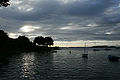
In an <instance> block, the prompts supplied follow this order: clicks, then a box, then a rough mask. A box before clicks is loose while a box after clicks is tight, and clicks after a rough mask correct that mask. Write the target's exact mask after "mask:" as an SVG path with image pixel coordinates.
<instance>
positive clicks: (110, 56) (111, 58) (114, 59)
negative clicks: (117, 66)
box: [108, 55, 120, 62]
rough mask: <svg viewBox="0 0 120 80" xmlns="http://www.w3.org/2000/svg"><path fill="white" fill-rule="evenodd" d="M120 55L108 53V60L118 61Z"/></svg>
mask: <svg viewBox="0 0 120 80" xmlns="http://www.w3.org/2000/svg"><path fill="white" fill-rule="evenodd" d="M119 58H120V57H117V56H112V55H108V60H109V61H113V62H118V61H119Z"/></svg>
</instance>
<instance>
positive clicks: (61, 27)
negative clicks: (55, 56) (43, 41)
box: [0, 0, 120, 41]
mask: <svg viewBox="0 0 120 80" xmlns="http://www.w3.org/2000/svg"><path fill="white" fill-rule="evenodd" d="M119 5H120V2H119V1H118V0H36V1H33V0H25V1H24V0H21V1H19V0H17V1H12V2H11V6H9V7H7V8H3V7H1V8H0V24H1V26H2V27H0V28H1V29H4V30H5V31H8V32H9V33H18V34H25V35H28V36H29V37H31V38H33V37H35V36H38V35H39V34H40V35H44V36H52V37H54V39H55V40H56V41H60V40H61V41H76V40H105V39H106V34H109V38H107V40H119V39H120V37H119V35H120V32H119V30H120V27H119V26H120V24H119V23H120V14H119V12H120V6H119ZM25 26H30V27H29V28H31V31H30V30H29V31H30V32H27V33H26V32H25V31H21V28H22V27H25ZM38 27H39V28H38ZM25 29H26V28H25ZM11 35H13V34H11Z"/></svg>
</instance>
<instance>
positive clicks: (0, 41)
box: [0, 30, 9, 48]
mask: <svg viewBox="0 0 120 80" xmlns="http://www.w3.org/2000/svg"><path fill="white" fill-rule="evenodd" d="M8 40H9V37H8V35H7V33H5V32H4V31H3V30H0V48H5V47H6V46H7V43H8Z"/></svg>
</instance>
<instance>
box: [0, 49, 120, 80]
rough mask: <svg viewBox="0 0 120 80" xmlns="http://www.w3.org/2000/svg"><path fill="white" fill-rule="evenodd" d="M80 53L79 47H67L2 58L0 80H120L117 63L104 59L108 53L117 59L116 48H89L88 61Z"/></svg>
mask: <svg viewBox="0 0 120 80" xmlns="http://www.w3.org/2000/svg"><path fill="white" fill-rule="evenodd" d="M69 51H71V52H72V53H69ZM82 53H83V49H82V48H69V49H62V50H58V51H57V53H49V52H41V53H34V52H31V53H21V54H19V55H18V54H17V53H16V54H14V55H11V56H5V57H3V58H2V59H1V60H0V80H120V62H110V61H108V59H107V56H108V55H109V54H112V55H117V56H120V50H119V49H113V50H111V51H105V50H100V51H96V52H95V51H93V50H92V49H89V50H88V54H89V57H88V59H83V58H82V57H81V54H82Z"/></svg>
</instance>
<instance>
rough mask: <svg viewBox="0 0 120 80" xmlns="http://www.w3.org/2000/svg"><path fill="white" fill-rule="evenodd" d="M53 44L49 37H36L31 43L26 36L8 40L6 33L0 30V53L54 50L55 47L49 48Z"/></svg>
mask: <svg viewBox="0 0 120 80" xmlns="http://www.w3.org/2000/svg"><path fill="white" fill-rule="evenodd" d="M53 44H54V41H53V39H52V38H51V37H42V36H38V37H35V39H34V41H33V42H32V41H30V40H29V39H28V37H26V36H19V37H18V38H16V39H13V38H9V36H8V35H7V33H5V32H4V31H3V30H0V52H16V51H17V52H19V51H20V52H24V51H49V50H53V49H55V47H50V46H52V45H53Z"/></svg>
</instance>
